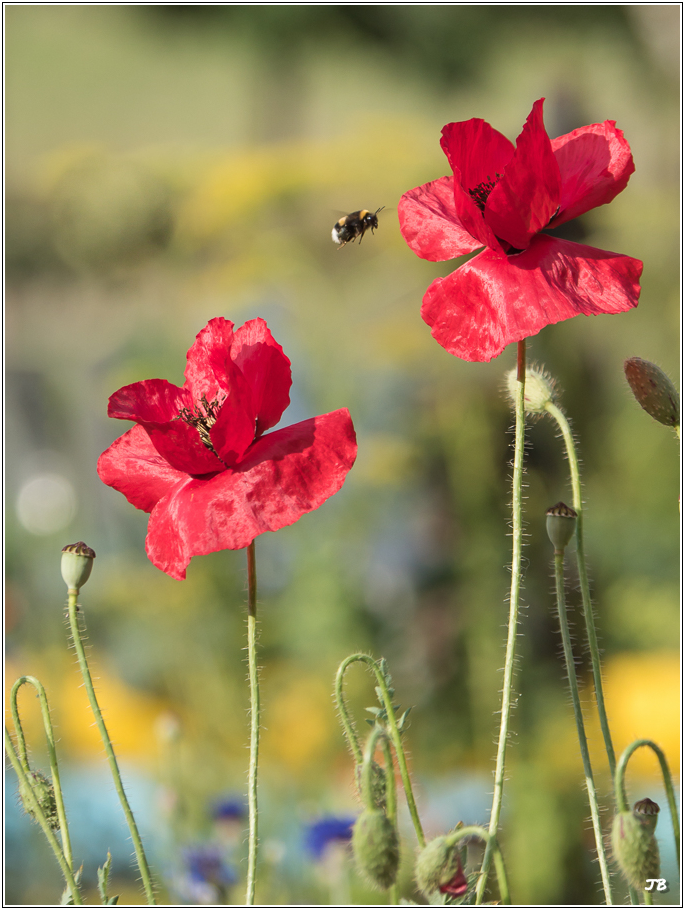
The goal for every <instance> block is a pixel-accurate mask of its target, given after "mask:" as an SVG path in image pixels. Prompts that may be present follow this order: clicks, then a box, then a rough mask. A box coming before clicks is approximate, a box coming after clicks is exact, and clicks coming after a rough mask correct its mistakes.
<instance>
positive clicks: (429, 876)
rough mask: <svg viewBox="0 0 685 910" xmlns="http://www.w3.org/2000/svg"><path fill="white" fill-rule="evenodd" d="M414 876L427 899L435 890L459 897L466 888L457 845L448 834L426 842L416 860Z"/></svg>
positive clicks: (466, 884)
mask: <svg viewBox="0 0 685 910" xmlns="http://www.w3.org/2000/svg"><path fill="white" fill-rule="evenodd" d="M414 876H415V878H416V884H417V885H418V886H419V888H420V890H421V891H422V892H423V893H424V895H425V896H426V897H427V898H428V899H429V900H430V896H431V894H432V893H434V892H435V891H439V892H441V893H442V894H451V895H454V896H456V897H459V896H461V895H463V894H466V892H467V890H468V882H467V880H466V876H465V875H464V869H463V866H462V864H461V854H460V851H459V847H458V846H457V844H455V843H454V842H453V838H450V837H448V836H443V837H436V838H435V839H434V840H432V841H429V843H427V844H426V846H425V847H424V848H423V850H422V851H421V852H420V853H419V855H418V858H417V860H416V868H415V870H414Z"/></svg>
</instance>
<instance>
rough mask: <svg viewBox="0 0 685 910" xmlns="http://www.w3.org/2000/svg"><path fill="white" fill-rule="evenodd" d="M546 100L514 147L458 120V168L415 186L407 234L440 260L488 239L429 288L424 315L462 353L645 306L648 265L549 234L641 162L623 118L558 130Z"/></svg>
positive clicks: (496, 349) (490, 353) (485, 128)
mask: <svg viewBox="0 0 685 910" xmlns="http://www.w3.org/2000/svg"><path fill="white" fill-rule="evenodd" d="M543 101H544V98H543V99H540V100H539V101H536V102H535V104H534V105H533V110H532V111H531V113H530V116H529V117H528V119H527V120H526V123H525V125H524V127H523V130H522V132H521V135H520V136H519V137H518V139H517V140H516V146H514V145H513V144H512V143H511V142H510V141H509V140H508V139H507V138H506V137H504V136H503V135H502V134H501V133H498V132H497V130H495V129H493V128H492V127H491V126H490V124H489V123H486V122H485V121H484V120H477V119H474V120H465V121H462V122H460V123H448V124H447V126H446V127H444V129H443V131H442V140H441V143H440V144H441V146H442V149H443V151H444V152H445V154H446V155H447V159H448V161H449V163H450V166H451V168H452V176H451V177H442V178H440V179H439V180H434V181H432V182H431V183H426V184H424V185H423V186H419V187H417V188H416V189H414V190H410V191H409V192H408V193H405V194H404V196H402V199H401V200H400V204H399V207H398V212H399V218H400V228H401V230H402V233H403V235H404V239H405V240H406V241H407V243H408V244H409V246H410V247H411V248H412V250H414V252H415V253H416V254H417V255H418V256H420V257H421V258H422V259H429V260H430V261H432V262H438V261H441V260H444V259H453V258H455V257H457V256H463V255H465V254H466V253H472V252H474V251H475V250H477V249H479V248H480V247H485V249H484V250H483V251H482V252H481V253H479V254H478V255H477V256H475V257H474V258H473V259H471V260H469V262H467V263H465V264H464V265H462V266H461V267H460V268H458V269H457V270H456V272H452V274H451V275H448V276H447V277H446V278H437V279H436V280H435V281H434V282H433V283H432V284H431V285H430V287H429V288H428V290H427V291H426V294H425V295H424V298H423V306H422V308H421V316H422V317H423V319H424V321H425V322H427V323H428V325H429V326H431V328H432V335H433V337H434V338H435V339H436V341H438V342H439V343H440V344H441V345H442V346H443V347H444V348H446V350H448V351H449V352H450V354H455V355H456V356H457V357H461V358H462V359H464V360H492V358H493V357H496V356H497V355H498V354H500V353H501V352H502V351H503V350H504V348H505V347H506V345H508V344H509V343H510V342H512V341H521V339H523V338H527V337H528V336H530V335H535V334H536V333H537V332H539V331H540V329H542V328H544V326H546V325H551V324H553V323H555V322H560V321H561V320H562V319H570V318H571V317H572V316H577V315H578V314H579V313H584V314H585V315H591V314H596V313H620V312H623V311H624V310H628V309H630V308H631V307H634V306H637V301H638V297H639V296H640V287H639V283H638V282H639V278H640V274H641V272H642V263H641V262H640V261H639V260H637V259H631V258H630V257H629V256H622V255H620V254H618V253H607V252H605V251H604V250H598V249H595V248H594V247H590V246H585V245H583V244H580V243H571V242H570V241H567V240H561V239H558V238H556V237H552V236H549V235H548V234H543V233H541V231H543V230H545V229H547V228H555V227H557V226H558V225H560V224H563V223H564V222H565V221H569V220H570V219H571V218H575V217H576V216H578V215H582V214H583V213H584V212H587V211H589V210H590V209H593V208H595V207H596V206H598V205H604V204H605V203H607V202H611V200H612V199H613V198H614V197H615V196H617V195H618V194H619V193H620V192H621V190H623V189H625V186H626V184H627V183H628V178H629V177H630V175H631V174H632V172H633V171H634V170H635V167H634V165H633V156H632V155H631V152H630V146H629V145H628V143H627V142H626V140H625V139H624V138H623V133H622V132H621V130H619V129H617V128H616V124H615V122H614V121H613V120H605V121H604V123H593V124H591V125H590V126H583V127H580V129H577V130H574V131H573V132H572V133H568V134H567V135H565V136H560V137H559V138H558V139H550V138H549V136H548V135H547V132H546V131H545V127H544V124H543V120H542V103H543Z"/></svg>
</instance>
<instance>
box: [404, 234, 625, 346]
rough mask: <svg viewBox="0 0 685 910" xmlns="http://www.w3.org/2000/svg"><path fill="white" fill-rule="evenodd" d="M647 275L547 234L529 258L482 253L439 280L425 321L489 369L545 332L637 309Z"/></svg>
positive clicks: (429, 294) (445, 342)
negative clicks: (582, 318) (514, 346)
mask: <svg viewBox="0 0 685 910" xmlns="http://www.w3.org/2000/svg"><path fill="white" fill-rule="evenodd" d="M641 273H642V263H641V262H640V261H639V260H637V259H632V258H631V257H630V256H622V255H620V254H618V253H609V252H606V251H604V250H598V249H595V248H594V247H589V246H585V245H583V244H580V243H571V242H570V241H566V240H558V239H556V238H553V237H549V236H547V235H545V234H541V235H538V236H537V237H535V238H534V239H533V241H532V242H531V244H530V246H529V247H528V249H527V250H526V251H525V252H523V253H519V254H517V255H515V256H502V255H498V254H497V253H494V252H493V251H491V250H484V251H483V252H482V253H479V254H478V255H477V256H475V257H474V258H473V259H471V260H470V261H469V262H467V263H466V264H465V265H462V266H461V268H459V269H457V271H455V272H452V274H451V275H448V276H447V277H446V278H438V279H436V280H435V281H434V282H433V283H432V284H431V285H430V287H429V288H428V290H427V291H426V294H425V295H424V298H423V306H422V308H421V316H422V317H423V319H424V321H425V322H427V323H428V325H430V326H431V329H432V332H431V334H432V335H433V337H434V338H435V339H436V341H438V342H439V343H440V344H441V345H442V346H443V347H444V348H445V349H446V350H447V351H449V352H450V354H454V355H455V356H457V357H461V358H462V359H463V360H471V361H487V360H492V358H493V357H497V355H498V354H501V352H502V351H503V350H504V348H505V347H506V346H507V345H508V344H510V343H511V342H513V341H521V340H522V339H523V338H528V337H529V336H531V335H536V334H537V333H538V332H539V331H540V330H541V329H542V328H544V327H545V326H546V325H552V324H554V323H556V322H560V321H562V320H564V319H570V318H572V317H573V316H577V315H579V314H581V313H582V314H585V315H596V314H600V313H620V312H623V311H625V310H629V309H631V307H635V306H637V302H638V298H639V296H640V286H639V278H640V275H641Z"/></svg>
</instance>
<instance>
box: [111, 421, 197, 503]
mask: <svg viewBox="0 0 685 910" xmlns="http://www.w3.org/2000/svg"><path fill="white" fill-rule="evenodd" d="M97 469H98V474H99V476H100V480H102V482H103V483H106V484H107V485H108V486H110V487H114V489H115V490H118V491H119V492H120V493H123V494H124V496H125V497H126V499H128V501H129V502H130V503H131V504H132V505H134V506H135V507H136V509H142V510H143V511H144V512H151V511H152V510H153V508H154V507H155V505H156V504H157V503H158V502H159V500H160V499H161V498H162V497H163V496H166V495H167V493H168V492H169V491H170V490H171V489H172V488H173V487H175V486H176V485H177V484H178V483H181V482H182V481H183V480H185V479H186V478H187V477H188V475H187V474H185V473H184V472H183V471H177V470H176V469H175V468H172V467H171V465H170V464H169V463H168V462H167V461H166V459H164V458H162V456H161V455H160V454H159V452H158V451H157V449H156V448H155V447H154V446H153V445H152V442H151V441H150V437H149V436H148V434H147V433H146V432H145V430H144V429H143V427H140V426H135V427H133V428H132V429H131V430H129V431H128V432H127V433H124V435H123V436H120V437H119V438H118V439H116V440H115V441H114V442H113V443H112V445H111V446H110V447H109V448H108V449H106V450H105V451H104V452H103V453H102V455H101V456H100V458H99V459H98V468H97Z"/></svg>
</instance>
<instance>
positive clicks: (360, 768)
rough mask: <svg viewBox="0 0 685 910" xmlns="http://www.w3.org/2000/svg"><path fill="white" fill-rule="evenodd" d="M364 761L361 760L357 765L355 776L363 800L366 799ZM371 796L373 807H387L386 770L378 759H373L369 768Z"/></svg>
mask: <svg viewBox="0 0 685 910" xmlns="http://www.w3.org/2000/svg"><path fill="white" fill-rule="evenodd" d="M363 775H364V763H363V762H360V763H359V764H358V765H356V766H355V769H354V777H355V782H356V784H357V790H358V792H359V795H360V796H361V798H362V800H363V799H364V780H363ZM369 778H370V783H369V797H370V800H371V807H372V808H374V809H385V792H386V782H385V771H384V770H383V769H382V768H381V766H380V765H379V764H378V762H377V761H372V762H371V766H370V768H369Z"/></svg>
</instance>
